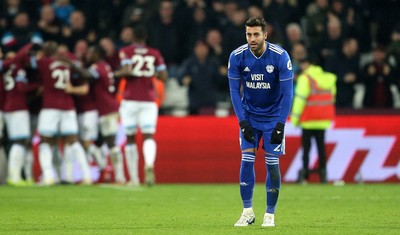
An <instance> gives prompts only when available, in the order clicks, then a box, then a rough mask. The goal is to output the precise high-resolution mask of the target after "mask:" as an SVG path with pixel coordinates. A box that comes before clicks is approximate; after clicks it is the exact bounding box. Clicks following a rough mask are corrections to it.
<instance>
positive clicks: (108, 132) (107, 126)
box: [100, 113, 126, 184]
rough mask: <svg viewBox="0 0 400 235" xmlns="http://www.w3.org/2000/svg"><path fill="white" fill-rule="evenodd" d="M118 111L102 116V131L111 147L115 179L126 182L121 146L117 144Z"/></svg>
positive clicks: (121, 182)
mask: <svg viewBox="0 0 400 235" xmlns="http://www.w3.org/2000/svg"><path fill="white" fill-rule="evenodd" d="M118 117H119V115H118V113H111V114H108V115H105V116H102V117H100V131H101V135H102V136H103V139H104V142H105V143H106V144H107V146H108V148H109V149H110V156H111V161H112V164H113V167H114V172H115V181H116V182H117V183H120V184H123V183H125V182H126V179H125V173H124V165H123V157H122V152H121V148H120V147H119V146H118V145H116V143H115V138H116V135H117V132H118Z"/></svg>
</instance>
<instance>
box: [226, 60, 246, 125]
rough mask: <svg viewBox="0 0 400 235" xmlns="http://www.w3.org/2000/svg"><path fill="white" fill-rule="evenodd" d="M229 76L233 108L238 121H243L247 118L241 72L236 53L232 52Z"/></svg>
mask: <svg viewBox="0 0 400 235" xmlns="http://www.w3.org/2000/svg"><path fill="white" fill-rule="evenodd" d="M228 78H229V92H230V95H231V100H232V105H233V109H234V111H235V114H236V117H237V118H238V121H239V122H241V121H243V120H245V117H244V113H243V107H242V101H241V95H240V84H241V79H240V73H239V69H238V66H237V63H236V58H235V56H234V54H231V56H230V58H229V63H228Z"/></svg>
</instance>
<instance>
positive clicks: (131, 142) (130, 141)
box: [126, 135, 136, 144]
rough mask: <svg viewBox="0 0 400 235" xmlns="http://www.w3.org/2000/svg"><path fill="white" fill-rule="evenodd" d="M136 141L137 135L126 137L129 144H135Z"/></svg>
mask: <svg viewBox="0 0 400 235" xmlns="http://www.w3.org/2000/svg"><path fill="white" fill-rule="evenodd" d="M135 139H136V135H128V136H127V137H126V141H127V142H128V144H134V143H135Z"/></svg>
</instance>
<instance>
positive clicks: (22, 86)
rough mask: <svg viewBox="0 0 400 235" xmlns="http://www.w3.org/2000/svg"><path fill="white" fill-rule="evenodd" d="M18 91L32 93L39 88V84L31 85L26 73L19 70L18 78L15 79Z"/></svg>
mask: <svg viewBox="0 0 400 235" xmlns="http://www.w3.org/2000/svg"><path fill="white" fill-rule="evenodd" d="M15 81H16V89H17V90H18V91H20V92H24V93H27V92H32V91H35V90H37V89H38V88H39V84H38V83H30V82H29V81H28V78H27V77H26V72H25V70H23V69H20V70H18V72H17V76H16V77H15Z"/></svg>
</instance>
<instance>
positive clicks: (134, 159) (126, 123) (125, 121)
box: [119, 100, 140, 185]
mask: <svg viewBox="0 0 400 235" xmlns="http://www.w3.org/2000/svg"><path fill="white" fill-rule="evenodd" d="M119 113H120V115H121V121H122V125H123V127H124V132H125V134H126V136H127V143H126V146H125V159H126V163H127V168H128V173H129V176H130V182H129V184H131V185H139V184H140V180H139V169H138V164H139V152H138V149H137V145H136V140H135V138H136V132H137V124H138V121H137V120H138V113H139V102H135V101H126V100H122V102H121V106H120V109H119Z"/></svg>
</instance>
